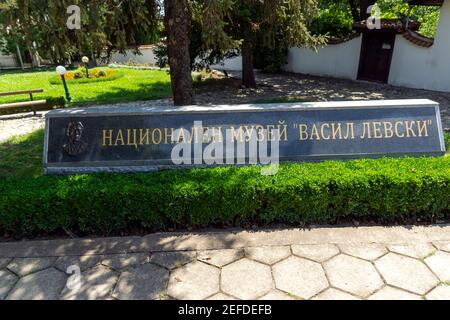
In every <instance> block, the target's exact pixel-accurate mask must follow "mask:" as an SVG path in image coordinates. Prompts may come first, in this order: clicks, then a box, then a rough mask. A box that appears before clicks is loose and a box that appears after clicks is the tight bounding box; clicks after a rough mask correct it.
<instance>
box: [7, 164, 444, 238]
mask: <svg viewBox="0 0 450 320" xmlns="http://www.w3.org/2000/svg"><path fill="white" fill-rule="evenodd" d="M449 212H450V157H448V156H447V157H442V158H419V159H413V158H404V159H388V158H386V159H378V160H357V161H348V162H324V163H310V164H284V165H281V166H280V170H279V172H278V174H276V175H274V176H262V175H261V174H260V168H258V167H240V168H237V167H222V168H213V169H195V170H183V171H165V172H158V173H147V174H94V175H79V176H65V177H55V176H41V177H37V178H3V180H1V181H0V229H2V230H3V231H5V232H9V233H11V232H12V233H15V234H20V235H29V234H35V233H37V232H53V231H56V230H60V229H61V228H66V229H69V230H73V231H82V232H84V233H89V234H99V233H101V234H111V233H116V232H119V231H126V230H129V229H130V228H136V227H138V228H146V229H149V230H161V229H165V228H168V227H169V228H172V227H178V226H180V227H182V228H188V227H203V226H212V225H226V226H230V225H248V224H249V223H257V224H269V223H275V222H286V223H293V224H297V223H305V222H311V223H312V222H315V223H328V222H335V221H336V220H337V219H358V220H359V219H360V220H364V219H377V220H378V221H379V220H381V221H404V220H405V219H406V220H408V219H410V218H416V217H420V218H422V219H424V220H432V219H438V218H445V217H447V216H449Z"/></svg>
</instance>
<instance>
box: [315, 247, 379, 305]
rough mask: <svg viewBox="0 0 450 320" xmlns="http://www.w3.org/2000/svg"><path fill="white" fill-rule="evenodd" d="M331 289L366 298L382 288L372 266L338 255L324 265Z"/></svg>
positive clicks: (368, 263)
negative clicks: (334, 288)
mask: <svg viewBox="0 0 450 320" xmlns="http://www.w3.org/2000/svg"><path fill="white" fill-rule="evenodd" d="M324 267H325V270H326V272H327V275H328V279H329V280H330V284H331V285H332V286H333V287H336V288H339V289H342V290H344V291H347V292H350V293H353V294H355V295H357V296H358V297H363V298H364V297H367V296H369V295H370V294H371V293H373V292H374V291H375V290H377V289H379V288H381V287H382V286H383V280H382V279H381V277H380V275H379V274H378V272H377V271H376V270H375V268H374V266H373V265H372V264H371V263H370V262H367V261H364V260H361V259H358V258H354V257H350V256H347V255H343V254H340V255H338V256H337V257H334V258H333V259H331V260H330V261H327V262H326V263H325V264H324Z"/></svg>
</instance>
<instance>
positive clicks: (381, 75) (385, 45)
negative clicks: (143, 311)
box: [358, 32, 395, 83]
mask: <svg viewBox="0 0 450 320" xmlns="http://www.w3.org/2000/svg"><path fill="white" fill-rule="evenodd" d="M394 44H395V34H394V33H384V32H373V33H371V32H368V33H364V34H363V39H362V47H361V56H360V59H359V71H358V79H359V80H367V81H376V82H383V83H387V82H388V79H389V71H390V69H391V61H392V54H393V52H394Z"/></svg>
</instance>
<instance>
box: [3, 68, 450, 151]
mask: <svg viewBox="0 0 450 320" xmlns="http://www.w3.org/2000/svg"><path fill="white" fill-rule="evenodd" d="M230 75H231V76H233V78H230V79H223V81H219V82H209V83H208V84H207V85H204V86H201V87H199V88H197V89H196V91H197V92H196V99H197V103H198V104H203V105H211V104H242V103H251V102H255V101H259V100H268V99H269V100H270V99H276V98H281V97H286V96H291V97H295V98H297V99H301V100H304V101H339V100H380V99H431V100H434V101H437V102H439V103H440V107H441V116H442V123H443V127H444V129H445V130H450V93H449V92H437V91H429V90H417V89H409V88H402V87H395V86H391V85H386V84H378V83H371V82H361V81H352V80H345V79H333V78H326V77H316V76H309V75H303V74H293V73H281V74H275V75H273V74H261V73H257V80H258V85H259V86H258V89H256V90H247V89H240V88H239V80H237V79H235V78H236V77H239V73H230ZM118 105H120V106H123V105H133V106H135V105H144V106H151V105H171V101H170V100H169V99H164V100H153V101H137V102H131V103H122V104H118ZM45 113H46V112H38V114H37V116H33V114H32V113H29V114H23V115H20V114H19V115H12V116H0V142H2V141H6V140H8V139H9V138H10V137H12V136H15V135H23V134H26V133H30V132H33V131H35V130H36V129H39V128H42V127H43V126H44V115H45Z"/></svg>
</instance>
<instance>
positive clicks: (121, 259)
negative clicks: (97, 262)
mask: <svg viewBox="0 0 450 320" xmlns="http://www.w3.org/2000/svg"><path fill="white" fill-rule="evenodd" d="M149 260H150V255H149V254H148V253H125V254H113V255H107V256H105V259H104V260H103V261H102V264H103V265H105V266H108V267H110V268H112V269H114V270H117V271H119V270H123V269H127V268H132V267H135V266H137V265H140V264H143V263H146V262H149Z"/></svg>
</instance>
